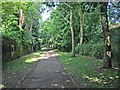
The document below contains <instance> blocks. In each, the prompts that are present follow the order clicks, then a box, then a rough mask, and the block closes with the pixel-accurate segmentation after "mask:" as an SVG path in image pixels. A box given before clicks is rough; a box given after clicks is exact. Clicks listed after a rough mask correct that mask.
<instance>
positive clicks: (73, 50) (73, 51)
mask: <svg viewBox="0 0 120 90" xmlns="http://www.w3.org/2000/svg"><path fill="white" fill-rule="evenodd" d="M72 23H73V21H72V10H70V30H71V36H72V52H71V54H72V56H73V57H75V42H74V31H73V25H72Z"/></svg>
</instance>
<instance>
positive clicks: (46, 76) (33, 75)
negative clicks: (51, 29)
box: [17, 50, 77, 88]
mask: <svg viewBox="0 0 120 90" xmlns="http://www.w3.org/2000/svg"><path fill="white" fill-rule="evenodd" d="M57 55H58V54H57V53H56V52H55V51H54V50H50V51H47V52H45V53H44V54H42V55H41V60H39V62H37V63H36V65H35V67H34V68H33V69H32V70H31V71H30V72H29V74H28V75H27V76H26V77H25V78H24V80H23V81H22V82H21V83H20V84H19V85H18V86H17V87H18V88H77V85H76V84H75V82H74V81H73V79H72V78H71V77H70V76H69V74H68V73H67V72H66V70H65V68H64V67H63V65H62V64H61V62H60V60H59V59H58V56H57Z"/></svg>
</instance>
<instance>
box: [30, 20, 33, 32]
mask: <svg viewBox="0 0 120 90" xmlns="http://www.w3.org/2000/svg"><path fill="white" fill-rule="evenodd" d="M32 26H33V23H32V22H31V25H30V32H31V33H32Z"/></svg>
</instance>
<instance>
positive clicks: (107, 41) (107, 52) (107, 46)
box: [101, 2, 112, 68]
mask: <svg viewBox="0 0 120 90" xmlns="http://www.w3.org/2000/svg"><path fill="white" fill-rule="evenodd" d="M107 4H108V3H107V2H103V3H101V18H102V30H103V40H104V65H103V67H104V68H112V61H111V60H112V58H111V55H112V53H111V37H110V32H109V28H108V19H107Z"/></svg>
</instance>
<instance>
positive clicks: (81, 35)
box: [79, 7, 84, 45]
mask: <svg viewBox="0 0 120 90" xmlns="http://www.w3.org/2000/svg"><path fill="white" fill-rule="evenodd" d="M79 16H80V45H81V44H82V43H83V22H84V21H83V20H84V14H83V12H82V9H81V7H80V8H79Z"/></svg>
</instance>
